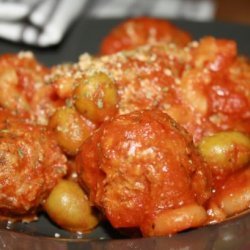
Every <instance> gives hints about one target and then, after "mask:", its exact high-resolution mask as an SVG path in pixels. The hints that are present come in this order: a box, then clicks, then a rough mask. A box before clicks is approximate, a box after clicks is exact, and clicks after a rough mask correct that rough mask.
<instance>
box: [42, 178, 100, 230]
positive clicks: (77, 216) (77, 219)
mask: <svg viewBox="0 0 250 250" xmlns="http://www.w3.org/2000/svg"><path fill="white" fill-rule="evenodd" d="M44 208H45V211H46V212H47V214H48V215H49V217H50V218H51V219H52V220H53V221H54V222H55V223H56V224H58V225H59V226H61V227H62V228H64V229H66V230H70V231H73V232H86V231H89V230H91V229H92V228H94V227H95V226H96V225H97V224H98V222H99V219H98V217H97V216H96V215H95V214H94V213H93V209H92V207H91V204H90V201H89V200H88V198H87V196H86V194H85V193H84V192H83V190H82V189H81V188H80V186H79V185H78V184H77V183H76V182H74V181H70V180H61V181H60V182H59V183H58V184H57V185H56V186H55V187H54V189H53V190H52V191H51V193H50V195H49V197H48V199H47V200H46V202H45V205H44Z"/></svg>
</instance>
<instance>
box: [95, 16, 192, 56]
mask: <svg viewBox="0 0 250 250" xmlns="http://www.w3.org/2000/svg"><path fill="white" fill-rule="evenodd" d="M159 41H164V42H173V43H175V44H178V45H180V46H185V45H186V44H187V43H188V42H190V41H191V36H190V34H189V33H187V32H186V31H184V30H181V29H180V28H178V27H176V26H175V25H174V24H173V23H171V22H168V21H166V20H163V19H159V18H152V17H136V18H131V19H128V20H126V21H124V22H122V23H121V24H119V25H117V26H116V27H115V28H114V29H113V30H111V32H110V33H109V34H108V35H107V36H106V37H105V38H104V39H103V41H102V43H101V49H100V50H101V54H103V55H104V54H106V55H107V54H113V53H115V52H118V51H121V50H128V49H134V48H136V47H138V46H141V45H143V44H148V43H151V44H152V43H155V42H159Z"/></svg>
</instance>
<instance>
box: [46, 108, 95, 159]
mask: <svg viewBox="0 0 250 250" xmlns="http://www.w3.org/2000/svg"><path fill="white" fill-rule="evenodd" d="M49 127H50V128H51V129H52V130H53V131H54V132H55V135H56V139H57V143H58V144H59V146H60V147H61V148H62V149H63V150H64V152H65V153H67V154H69V155H75V154H77V152H78V150H79V148H80V146H81V145H82V143H83V141H84V140H85V139H86V138H87V137H88V136H89V135H90V131H89V128H88V126H87V125H86V124H85V123H84V121H83V119H82V118H81V116H80V114H79V113H78V112H77V111H76V110H75V109H73V108H70V107H63V108H60V109H57V111H56V112H55V113H54V114H53V115H52V117H51V118H50V121H49Z"/></svg>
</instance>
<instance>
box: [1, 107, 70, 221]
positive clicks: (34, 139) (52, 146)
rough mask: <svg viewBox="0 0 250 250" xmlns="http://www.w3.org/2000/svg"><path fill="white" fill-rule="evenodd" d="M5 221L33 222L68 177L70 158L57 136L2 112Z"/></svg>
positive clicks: (3, 216) (2, 195)
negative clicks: (67, 159)
mask: <svg viewBox="0 0 250 250" xmlns="http://www.w3.org/2000/svg"><path fill="white" fill-rule="evenodd" d="M0 138H1V143H0V214H1V219H4V218H8V219H9V218H10V219H13V220H16V219H29V220H32V219H33V218H34V217H35V214H36V212H37V209H38V208H39V206H40V204H41V203H42V202H43V200H44V199H46V198H47V196H48V194H49V192H50V191H51V190H52V188H53V187H54V186H55V185H56V184H57V182H58V181H59V179H61V177H63V176H64V175H65V174H66V170H67V168H66V158H65V156H64V155H63V154H62V153H61V151H60V149H59V147H58V145H57V144H56V141H55V139H54V137H53V134H52V133H51V132H50V131H48V130H47V129H46V128H45V127H43V126H38V125H30V124H27V123H25V122H24V121H22V119H21V118H20V117H15V116H11V115H10V114H9V113H8V112H5V111H3V110H1V111H0Z"/></svg>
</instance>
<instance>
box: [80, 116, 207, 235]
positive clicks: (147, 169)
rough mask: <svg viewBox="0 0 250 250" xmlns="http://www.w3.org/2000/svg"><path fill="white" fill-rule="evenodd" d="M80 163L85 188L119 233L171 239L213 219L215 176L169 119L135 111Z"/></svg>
mask: <svg viewBox="0 0 250 250" xmlns="http://www.w3.org/2000/svg"><path fill="white" fill-rule="evenodd" d="M76 161H77V162H76V164H77V171H78V175H79V179H80V183H81V184H82V185H83V187H87V188H88V189H89V192H90V199H91V201H93V202H94V203H95V204H96V205H97V206H98V207H100V208H101V209H102V210H103V211H104V213H105V215H106V217H107V218H108V220H109V221H110V222H111V224H112V225H113V226H114V227H115V228H130V227H133V228H134V227H136V228H139V229H140V230H141V232H142V234H143V235H144V236H152V235H167V234H171V233H175V232H178V231H181V230H184V229H187V228H190V227H196V226H200V225H202V224H203V223H204V222H205V221H206V219H207V214H206V211H205V209H204V208H203V204H204V202H205V201H206V200H207V199H208V198H209V196H210V173H209V172H208V171H207V169H206V167H205V165H204V163H203V162H202V160H201V158H200V156H199V154H198V153H197V151H196V149H195V147H194V146H193V143H192V139H191V136H189V135H188V134H187V132H186V131H185V130H184V129H183V128H182V127H180V126H179V125H178V124H177V123H176V122H175V121H174V120H173V119H171V118H170V117H169V116H168V115H167V114H164V113H162V112H160V111H135V112H132V113H130V114H126V115H120V116H117V117H115V118H114V119H113V120H111V121H107V122H104V123H103V124H102V125H101V126H100V128H99V129H98V130H96V131H95V132H94V134H93V135H92V136H91V137H89V138H88V139H87V140H86V141H85V143H83V145H82V148H81V151H80V153H79V154H78V156H77V159H76Z"/></svg>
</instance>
